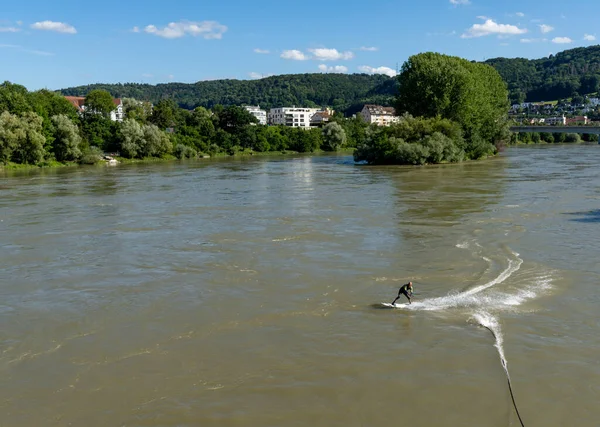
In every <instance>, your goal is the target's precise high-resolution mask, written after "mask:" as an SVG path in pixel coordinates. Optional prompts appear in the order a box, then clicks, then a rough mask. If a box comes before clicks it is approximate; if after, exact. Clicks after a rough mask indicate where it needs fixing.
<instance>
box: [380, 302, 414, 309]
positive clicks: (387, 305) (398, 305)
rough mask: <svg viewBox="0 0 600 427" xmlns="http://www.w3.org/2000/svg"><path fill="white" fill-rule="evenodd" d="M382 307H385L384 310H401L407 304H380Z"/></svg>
mask: <svg viewBox="0 0 600 427" xmlns="http://www.w3.org/2000/svg"><path fill="white" fill-rule="evenodd" d="M381 305H382V307H386V308H402V307H406V306H407V305H408V303H407V302H406V303H401V304H390V303H389V302H382V303H381Z"/></svg>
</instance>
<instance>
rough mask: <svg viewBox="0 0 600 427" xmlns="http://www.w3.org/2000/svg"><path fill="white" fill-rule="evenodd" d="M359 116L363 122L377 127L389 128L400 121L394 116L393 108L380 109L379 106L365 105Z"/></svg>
mask: <svg viewBox="0 0 600 427" xmlns="http://www.w3.org/2000/svg"><path fill="white" fill-rule="evenodd" d="M360 115H361V116H362V118H363V119H364V120H365V122H367V123H369V124H376V125H379V126H389V125H391V124H392V123H397V122H398V120H400V117H398V116H396V111H395V109H394V107H382V106H381V105H373V104H366V105H365V106H364V107H363V109H362V111H361V112H360Z"/></svg>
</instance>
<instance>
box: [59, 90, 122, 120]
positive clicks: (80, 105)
mask: <svg viewBox="0 0 600 427" xmlns="http://www.w3.org/2000/svg"><path fill="white" fill-rule="evenodd" d="M65 99H66V100H67V101H69V102H70V103H71V104H73V106H74V107H75V108H77V112H78V113H79V114H83V112H84V111H85V97H83V96H65ZM113 102H114V104H115V109H114V110H113V111H111V112H110V119H111V120H112V121H113V122H122V121H123V118H124V117H125V110H124V109H123V102H122V101H121V98H113Z"/></svg>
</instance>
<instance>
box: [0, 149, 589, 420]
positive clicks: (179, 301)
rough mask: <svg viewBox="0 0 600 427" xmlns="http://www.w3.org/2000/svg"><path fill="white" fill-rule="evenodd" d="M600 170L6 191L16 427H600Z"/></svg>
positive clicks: (315, 168)
mask: <svg viewBox="0 0 600 427" xmlns="http://www.w3.org/2000/svg"><path fill="white" fill-rule="evenodd" d="M599 164H600V147H598V146H547V147H532V148H530V147H523V148H513V149H510V150H508V151H507V152H505V153H504V154H503V155H501V156H500V157H498V158H496V159H492V160H488V161H483V162H477V163H465V164H461V165H450V166H436V167H425V168H419V167H417V168H413V167H365V166H357V165H354V163H353V162H352V159H351V157H350V156H315V157H306V156H298V157H282V158H276V157H274V158H267V157H265V158H256V159H243V160H227V161H203V162H192V163H172V164H153V165H146V166H140V165H131V166H119V167H116V168H74V169H61V170H58V169H57V170H40V171H37V170H36V171H27V172H22V171H20V172H5V173H4V175H1V176H0V260H1V261H0V262H1V266H2V268H1V269H0V325H2V328H1V329H0V374H1V375H0V425H1V426H90V427H93V426H98V427H100V426H102V427H104V426H198V425H203V426H204V425H218V426H242V425H243V426H260V427H264V426H308V425H313V426H344V427H346V426H379V425H381V426H383V425H389V423H390V422H393V423H397V422H401V423H402V424H403V425H411V426H433V425H435V426H466V425H471V426H503V425H519V422H518V419H517V418H516V415H515V412H514V408H513V407H512V402H511V400H510V395H509V393H508V388H507V384H506V376H505V372H504V370H503V368H502V365H501V364H500V360H499V353H498V349H497V348H496V347H495V346H494V345H495V344H496V341H495V339H494V337H493V336H492V334H491V333H490V332H489V331H488V330H486V329H485V328H483V327H481V326H480V321H481V320H482V319H487V320H488V321H490V322H497V325H498V332H499V335H500V337H501V339H502V340H503V342H502V346H499V348H500V349H501V350H502V351H503V354H504V356H505V358H506V360H507V362H508V365H507V366H508V369H509V372H510V376H511V379H512V384H513V389H514V392H515V397H516V400H517V404H518V406H519V410H520V413H521V416H522V417H523V420H524V421H525V425H528V426H534V425H538V426H541V425H554V426H559V425H560V426H575V425H577V426H597V425H599V421H598V420H599V419H600V410H599V409H598V405H597V403H598V401H600V357H599V355H600V353H599V352H598V348H599V347H600V332H599V331H600V310H599V309H598V305H599V304H598V303H599V302H600V297H599V296H598V284H599V282H600V280H599V279H600V266H599V262H598V253H600V243H599V242H600V168H599V167H598V165H599ZM408 280H412V281H413V282H414V284H415V291H416V295H415V302H414V304H413V305H411V306H410V307H408V308H405V309H398V310H384V309H380V308H379V306H378V305H379V303H380V302H384V301H386V302H389V301H391V300H392V299H393V298H394V296H395V294H396V292H397V288H398V287H399V286H400V285H402V284H403V283H406V281H408Z"/></svg>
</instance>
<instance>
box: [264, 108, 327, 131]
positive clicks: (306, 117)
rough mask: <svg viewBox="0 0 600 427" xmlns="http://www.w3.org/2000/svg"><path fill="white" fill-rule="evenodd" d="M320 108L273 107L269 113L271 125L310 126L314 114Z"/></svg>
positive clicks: (307, 127)
mask: <svg viewBox="0 0 600 427" xmlns="http://www.w3.org/2000/svg"><path fill="white" fill-rule="evenodd" d="M317 111H319V109H318V108H298V107H281V108H271V110H270V111H269V115H268V121H269V124H270V125H283V126H290V127H301V128H305V129H309V128H310V120H311V119H312V116H313V115H314V114H315V113H316V112H317Z"/></svg>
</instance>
